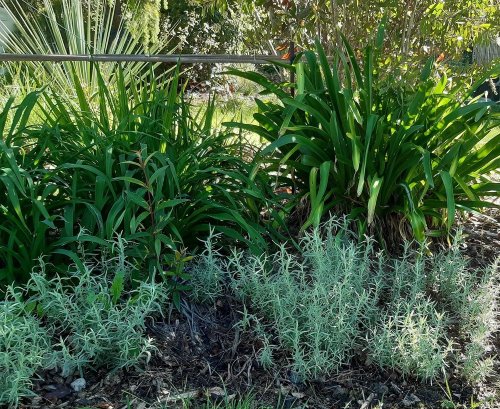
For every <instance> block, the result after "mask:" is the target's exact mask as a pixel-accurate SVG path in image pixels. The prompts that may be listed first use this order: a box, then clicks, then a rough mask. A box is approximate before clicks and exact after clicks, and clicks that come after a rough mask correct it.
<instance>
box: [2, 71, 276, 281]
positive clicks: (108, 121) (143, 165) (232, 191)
mask: <svg viewBox="0 0 500 409" xmlns="http://www.w3.org/2000/svg"><path fill="white" fill-rule="evenodd" d="M94 68H95V70H96V72H97V74H96V75H97V76H98V78H99V92H98V93H96V94H93V95H92V96H91V97H88V96H87V95H86V94H85V93H84V91H83V89H82V87H83V84H80V82H79V79H78V77H76V76H75V78H74V83H75V84H77V90H76V91H77V94H78V101H79V103H78V107H77V108H75V107H74V106H73V105H71V104H66V103H65V99H64V97H63V96H59V95H57V94H55V93H53V92H51V90H50V89H47V90H45V91H41V92H33V93H30V94H28V96H27V97H25V98H24V99H23V100H22V101H20V102H19V103H18V104H16V103H15V101H14V98H11V99H9V100H8V101H7V103H6V106H5V107H4V109H3V111H2V112H1V113H0V133H1V136H0V215H1V217H0V282H2V281H3V282H4V283H5V282H7V283H11V282H12V281H14V280H17V281H18V282H21V281H26V280H27V279H28V278H29V275H30V272H31V269H32V267H33V265H34V264H35V261H34V260H36V259H37V258H38V257H39V256H41V255H45V256H47V257H49V258H48V259H47V262H50V263H53V264H55V265H56V266H62V268H64V265H65V264H66V265H67V263H68V261H73V262H75V261H77V258H76V257H75V251H76V248H77V246H78V244H79V243H83V242H87V243H92V245H93V246H96V245H97V244H98V245H100V246H104V247H105V246H108V245H109V241H108V240H111V239H112V238H113V237H114V236H115V234H116V233H120V234H121V235H122V236H123V237H124V238H125V239H126V240H129V241H131V240H133V241H134V242H135V243H136V245H135V246H134V247H133V248H130V249H129V251H130V252H131V256H133V257H134V258H135V260H136V262H137V263H138V264H139V265H141V266H142V267H141V268H142V269H143V271H144V272H145V273H146V275H148V274H149V275H151V274H152V273H153V272H156V273H157V274H159V275H164V276H165V277H169V276H172V275H182V267H181V266H182V264H183V263H184V262H185V261H186V256H185V252H184V249H185V248H188V249H189V250H190V251H193V250H194V249H195V248H196V247H197V246H198V244H199V242H198V238H203V237H204V236H206V235H207V234H208V232H209V230H210V228H211V227H210V226H213V227H214V228H215V229H216V230H217V231H220V232H224V234H225V235H226V237H228V238H230V239H231V240H232V241H237V242H240V243H246V244H247V245H248V246H250V247H252V248H253V249H254V250H255V251H259V249H263V248H265V247H266V245H267V242H266V237H268V234H269V233H270V232H271V235H273V234H274V233H272V232H275V233H276V236H275V238H280V237H281V236H280V235H279V234H278V231H277V227H278V225H273V224H272V223H268V226H267V227H265V225H266V223H262V221H263V215H264V214H266V215H267V220H273V219H274V218H273V217H272V214H277V210H278V209H279V207H280V205H279V203H277V201H276V200H274V199H273V197H275V196H274V194H273V191H272V187H271V183H270V182H269V178H270V176H269V175H268V174H266V173H264V172H259V171H258V167H257V166H255V165H254V164H252V163H251V162H249V161H247V160H246V158H245V157H244V152H245V145H244V143H243V142H241V141H240V140H237V139H235V138H233V136H232V135H231V134H230V133H228V132H222V131H220V130H217V129H215V128H213V126H212V125H213V124H212V118H213V113H214V110H215V102H214V101H213V100H211V101H209V102H208V104H207V107H206V109H204V110H203V112H202V113H196V110H193V109H192V107H191V105H190V104H189V103H188V102H186V100H185V98H184V97H183V93H182V87H181V85H180V84H179V82H178V78H179V77H178V74H176V75H174V76H173V77H172V78H169V79H168V80H164V81H161V80H160V81H157V80H156V79H155V78H154V75H153V73H151V75H148V76H147V78H146V79H144V80H134V79H133V78H129V79H128V80H126V79H125V78H124V77H123V75H122V74H123V73H122V71H120V70H118V71H117V74H116V75H117V76H118V78H116V79H115V81H116V84H117V85H116V89H115V90H114V91H113V92H111V91H108V89H107V87H106V84H105V83H104V80H103V79H102V77H100V76H99V70H98V67H94ZM278 218H279V217H278ZM275 220H277V219H275ZM80 229H84V231H85V233H84V234H78V233H79V232H80ZM250 239H251V240H250ZM184 278H185V277H184ZM177 289H178V290H180V289H182V288H181V287H180V284H179V286H178V287H177Z"/></svg>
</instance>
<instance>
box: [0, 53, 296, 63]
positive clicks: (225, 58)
mask: <svg viewBox="0 0 500 409" xmlns="http://www.w3.org/2000/svg"><path fill="white" fill-rule="evenodd" d="M0 61H53V62H63V61H88V62H132V61H135V62H152V63H174V64H176V63H178V62H179V63H181V64H217V63H242V64H243V63H249V64H268V63H270V62H271V61H282V62H283V63H285V64H286V63H287V62H288V60H282V59H281V57H279V56H276V55H227V54H210V55H207V54H158V55H145V54H88V55H85V54H75V55H69V54H8V53H6V54H1V53H0Z"/></svg>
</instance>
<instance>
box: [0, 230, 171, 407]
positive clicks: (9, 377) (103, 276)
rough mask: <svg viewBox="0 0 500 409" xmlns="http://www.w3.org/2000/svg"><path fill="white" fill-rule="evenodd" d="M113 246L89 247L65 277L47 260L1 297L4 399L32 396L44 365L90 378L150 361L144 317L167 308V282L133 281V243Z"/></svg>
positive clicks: (0, 389) (0, 396)
mask: <svg viewBox="0 0 500 409" xmlns="http://www.w3.org/2000/svg"><path fill="white" fill-rule="evenodd" d="M111 244H112V246H111V247H112V249H106V248H105V249H103V250H104V251H103V254H102V255H101V256H100V257H98V258H94V257H92V256H91V255H90V254H88V251H89V250H88V249H87V248H86V246H82V247H81V249H80V252H79V254H78V255H79V259H80V260H81V265H80V266H76V265H73V266H70V268H69V271H68V276H66V277H60V276H56V277H55V278H52V279H50V278H49V277H48V275H49V274H50V273H51V271H50V270H51V269H52V266H50V265H49V264H45V262H44V261H43V259H40V261H39V265H38V267H37V268H36V269H35V270H34V272H33V274H32V276H31V279H30V281H29V282H28V284H27V286H26V288H25V290H21V289H18V288H13V287H9V289H8V293H7V298H6V299H5V300H4V301H1V302H0V334H1V335H2V337H1V338H0V370H1V373H2V377H1V379H0V404H2V405H3V404H11V405H13V406H14V405H15V406H17V404H18V401H19V398H21V397H23V396H26V395H30V394H32V393H31V392H30V387H31V381H32V377H33V375H34V374H35V372H36V371H38V370H43V369H52V368H55V369H57V370H58V371H59V372H60V373H61V374H62V376H64V377H67V376H70V375H73V374H74V373H75V370H76V371H77V372H78V373H79V375H80V376H83V375H84V373H85V372H86V371H88V370H95V369H97V368H100V367H105V368H108V369H110V370H116V369H119V368H123V367H132V366H138V365H140V364H142V365H143V364H144V363H145V362H146V361H147V360H148V359H149V358H150V357H151V353H152V352H153V351H154V345H153V344H152V342H151V339H150V338H149V337H148V336H146V335H145V325H146V321H145V320H146V318H147V317H154V316H158V315H160V314H161V313H162V312H163V311H164V309H165V303H166V301H167V299H168V297H169V292H168V287H167V285H166V283H160V284H157V283H155V282H154V281H152V280H144V281H143V282H141V283H133V280H132V277H133V273H134V266H133V264H132V261H133V260H130V259H128V258H127V256H126V254H125V253H126V250H127V248H128V247H129V246H131V243H127V242H126V241H125V240H124V239H123V238H121V237H119V236H118V237H117V238H115V240H114V241H113V242H112V243H111ZM52 273H53V271H52ZM23 298H24V299H25V301H23Z"/></svg>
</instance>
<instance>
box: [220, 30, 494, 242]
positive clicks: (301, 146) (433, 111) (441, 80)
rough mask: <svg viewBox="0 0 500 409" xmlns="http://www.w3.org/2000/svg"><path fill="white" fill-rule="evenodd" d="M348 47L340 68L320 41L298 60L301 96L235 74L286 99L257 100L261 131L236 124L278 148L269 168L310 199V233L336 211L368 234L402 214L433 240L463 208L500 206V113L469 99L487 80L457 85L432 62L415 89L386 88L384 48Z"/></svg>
mask: <svg viewBox="0 0 500 409" xmlns="http://www.w3.org/2000/svg"><path fill="white" fill-rule="evenodd" d="M380 44H381V35H380V34H379V39H378V46H379V45H380ZM344 46H345V50H346V51H345V52H339V53H338V54H337V56H336V57H335V59H334V62H333V64H330V63H329V62H328V60H327V57H326V55H325V53H324V51H323V48H322V47H321V45H320V44H319V43H318V44H317V50H316V53H313V52H305V53H304V56H303V57H304V59H305V60H304V61H301V60H300V58H301V56H298V57H297V62H296V64H295V65H294V66H292V67H290V68H289V69H290V70H293V71H294V72H295V73H296V76H297V80H296V84H293V86H294V87H295V91H296V95H295V97H291V96H290V94H289V93H288V91H287V89H286V88H285V87H283V86H279V85H276V84H274V83H272V82H270V81H269V80H267V79H266V78H265V77H264V76H262V75H259V74H256V73H253V72H242V71H236V70H230V71H229V72H231V73H234V74H236V75H239V76H242V77H244V78H247V79H250V80H253V81H255V82H256V83H258V84H259V85H261V86H263V87H264V90H265V91H266V92H268V93H273V94H274V95H275V96H276V97H277V98H278V100H279V104H277V103H275V102H274V101H271V102H267V103H266V102H263V101H260V100H257V105H258V107H259V112H258V113H257V114H255V115H254V118H255V120H256V121H257V122H258V125H254V124H235V123H232V124H230V125H233V126H241V127H242V128H243V129H246V130H249V131H253V132H255V133H257V134H258V135H259V136H260V137H261V138H262V139H264V140H266V141H268V142H269V145H268V146H267V147H266V148H265V149H264V150H263V151H262V160H263V161H265V162H266V161H267V162H268V163H269V164H270V168H269V169H268V171H269V172H276V173H277V174H279V175H280V177H281V179H282V182H281V183H283V184H284V185H285V186H292V187H293V188H294V189H297V191H298V193H299V199H300V200H301V199H302V198H303V197H307V198H308V200H309V202H310V212H309V217H308V219H307V220H306V222H305V223H304V225H303V229H305V228H307V227H308V226H310V225H312V224H313V225H315V226H317V225H318V224H319V223H320V220H321V219H322V217H323V216H324V215H325V214H326V213H328V212H330V211H338V210H340V211H342V212H345V213H347V214H350V215H351V216H352V217H353V218H359V219H360V220H361V223H360V228H361V232H364V231H366V229H367V227H369V226H370V225H372V224H375V225H376V226H378V227H379V228H384V227H383V226H385V222H386V221H387V220H388V219H389V218H390V217H391V216H393V215H396V216H398V215H399V216H402V217H404V218H406V219H407V220H408V221H409V222H410V224H411V228H412V231H413V234H414V236H415V237H416V238H417V239H418V240H419V241H424V239H425V236H426V235H438V234H442V233H443V232H444V231H447V230H449V229H450V228H451V227H452V225H453V223H454V220H455V213H456V210H457V209H458V210H470V209H474V210H479V209H480V208H482V207H484V206H495V204H494V203H493V202H488V201H484V200H481V197H482V196H483V195H486V196H498V194H499V193H500V189H499V185H498V184H497V183H493V182H492V181H490V180H489V179H488V175H489V173H490V171H492V170H495V169H498V167H499V165H500V162H499V155H500V108H499V106H498V105H497V104H495V103H494V102H487V101H478V100H472V101H470V100H469V95H470V94H471V92H472V91H473V90H474V88H475V87H476V86H478V85H479V84H481V83H482V80H479V81H478V82H476V84H475V85H473V86H472V87H471V88H470V89H466V90H464V88H463V84H461V83H458V84H456V85H453V86H452V87H451V89H450V88H449V87H448V79H447V77H446V75H445V74H444V73H443V74H439V73H438V71H436V70H435V69H433V68H434V67H433V61H432V60H430V61H429V62H428V63H427V65H426V67H425V68H424V69H423V72H422V74H421V78H420V80H419V81H418V83H417V84H416V85H415V87H414V88H411V89H409V90H406V89H403V88H402V87H399V86H395V85H391V86H390V87H389V88H387V80H386V79H382V78H381V77H380V76H379V75H378V74H379V72H378V67H379V63H380V59H381V58H383V57H381V56H380V52H379V49H378V48H372V47H367V48H366V50H365V54H364V59H363V62H362V63H361V62H359V61H358V58H357V57H356V55H355V53H354V51H353V50H352V48H351V47H350V45H349V43H348V42H347V41H345V42H344ZM497 69H498V68H497ZM397 222H398V223H399V220H397Z"/></svg>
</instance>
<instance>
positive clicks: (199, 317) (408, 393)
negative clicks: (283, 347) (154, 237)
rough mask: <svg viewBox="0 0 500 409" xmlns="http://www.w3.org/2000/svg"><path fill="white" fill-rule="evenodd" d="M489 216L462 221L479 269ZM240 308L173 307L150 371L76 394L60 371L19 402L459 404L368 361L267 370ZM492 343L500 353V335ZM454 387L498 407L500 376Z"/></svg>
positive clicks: (161, 326) (153, 327)
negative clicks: (302, 379)
mask: <svg viewBox="0 0 500 409" xmlns="http://www.w3.org/2000/svg"><path fill="white" fill-rule="evenodd" d="M488 216H489V217H490V218H489V219H484V218H481V219H479V218H478V217H476V216H474V217H469V218H468V219H467V220H463V221H462V225H463V231H464V233H465V234H466V239H465V242H464V245H463V249H462V250H463V251H464V253H465V254H467V255H468V256H469V257H470V258H471V262H472V263H473V264H474V265H477V266H480V265H484V264H486V263H489V262H491V261H492V260H494V259H495V258H496V257H498V256H499V255H500V211H491V212H489V214H488ZM241 310H242V307H241V305H239V304H238V303H237V302H236V301H235V300H232V299H230V298H227V299H223V300H219V301H218V302H217V303H216V305H214V306H213V307H206V306H196V305H187V304H186V305H184V307H183V311H182V312H177V311H172V313H171V314H170V316H169V317H167V319H165V320H164V321H162V322H150V323H149V324H148V332H149V334H150V336H151V337H153V338H154V340H155V344H156V346H157V348H158V352H157V353H156V354H154V355H153V356H152V357H151V360H150V362H149V363H148V365H147V369H146V370H144V371H139V370H131V371H118V372H116V373H107V372H105V371H99V372H97V373H86V374H85V378H86V383H87V385H86V388H85V389H84V390H82V391H81V392H78V393H76V392H74V391H73V389H72V388H71V387H70V384H71V382H72V381H74V380H75V379H74V377H70V378H67V379H62V378H61V377H59V376H58V375H57V373H54V372H46V373H43V374H40V379H39V380H37V381H36V382H35V391H36V393H37V394H38V396H37V397H35V398H33V399H29V400H27V401H26V402H24V405H23V406H22V407H24V408H44V407H47V408H56V407H58V408H62V407H65V408H101V409H128V408H140V409H145V408H150V407H151V408H153V407H155V408H161V407H165V408H166V407H168V408H176V407H179V408H181V407H182V400H186V399H188V400H189V401H191V402H192V403H194V404H195V403H202V402H206V400H207V398H208V399H212V400H215V401H222V400H224V399H227V400H231V399H237V397H239V396H247V395H248V394H251V395H253V396H254V397H255V400H256V401H257V402H259V404H260V405H262V406H263V407H271V408H276V407H280V408H318V409H322V408H361V409H368V408H372V407H376V405H377V404H380V403H383V408H443V407H444V408H446V407H449V408H454V407H456V408H459V407H462V406H451V405H450V406H443V405H445V404H446V400H448V398H447V395H446V393H445V386H444V385H442V384H433V385H430V384H423V383H419V382H417V381H415V380H412V379H406V380H405V379H403V378H402V377H401V376H400V375H399V374H398V373H391V372H387V371H383V370H380V369H379V368H376V367H375V366H372V365H370V363H369V362H353V364H352V366H351V367H349V368H345V370H343V371H341V372H340V373H339V374H337V375H335V376H333V377H329V378H325V379H321V380H317V381H315V382H310V383H294V382H293V381H294V379H293V376H290V374H289V373H287V370H286V369H282V370H280V369H279V368H278V369H277V370H274V371H266V370H264V369H263V368H261V367H260V366H259V365H258V363H257V359H256V354H257V351H258V350H259V348H260V346H261V345H260V341H259V340H258V339H257V338H256V337H253V336H252V334H251V332H250V333H249V332H245V333H242V332H240V330H239V329H238V327H237V326H236V325H235V324H236V323H237V322H238V320H239V317H240V314H239V312H238V311H241ZM495 341H496V346H497V354H498V353H499V352H500V337H499V336H497V339H496V340H495ZM276 355H277V356H274V358H275V360H276V361H277V362H283V363H285V362H286V359H285V354H284V353H283V354H282V355H283V356H281V357H280V356H279V355H280V353H279V352H278V353H277V354H276ZM283 368H285V365H283ZM499 373H500V368H499ZM449 386H450V388H451V393H452V400H453V401H454V402H455V404H457V405H458V404H460V403H463V404H464V405H466V404H467V403H469V406H463V407H468V408H470V402H471V398H473V399H475V400H476V401H477V400H478V399H481V400H484V401H485V402H488V400H490V401H492V402H491V403H489V404H488V403H484V404H483V405H482V406H481V407H489V408H495V407H498V405H500V403H497V404H495V403H494V402H493V400H494V395H495V393H499V391H500V387H499V386H500V384H499V383H498V380H491V381H490V382H489V383H488V384H486V385H481V386H480V387H478V388H476V390H472V389H471V388H469V387H464V386H463V384H462V383H461V382H460V381H459V380H453V379H452V380H450V382H449ZM497 399H498V396H497ZM497 402H500V400H499V401H497Z"/></svg>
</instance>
